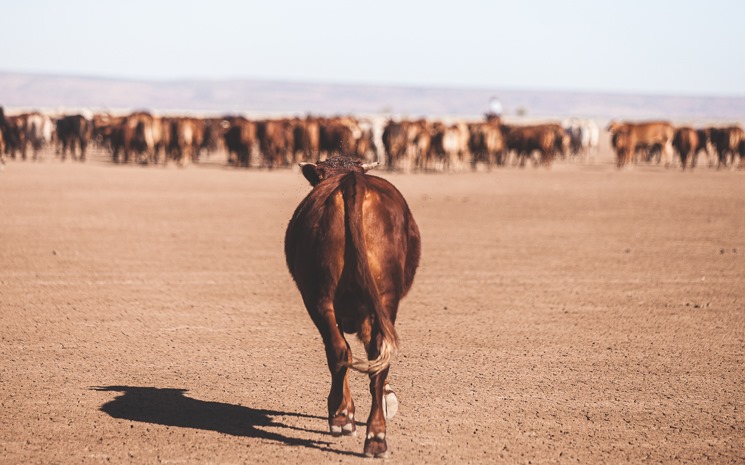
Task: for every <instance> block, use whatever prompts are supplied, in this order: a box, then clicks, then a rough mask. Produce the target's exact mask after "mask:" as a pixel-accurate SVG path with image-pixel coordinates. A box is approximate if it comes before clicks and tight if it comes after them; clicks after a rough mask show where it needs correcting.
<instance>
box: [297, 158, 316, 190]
mask: <svg viewBox="0 0 745 465" xmlns="http://www.w3.org/2000/svg"><path fill="white" fill-rule="evenodd" d="M300 169H301V170H303V176H305V179H307V180H308V182H309V183H310V185H311V186H315V185H316V184H318V183H319V182H321V174H320V173H319V172H318V167H317V166H316V165H315V164H314V163H300Z"/></svg>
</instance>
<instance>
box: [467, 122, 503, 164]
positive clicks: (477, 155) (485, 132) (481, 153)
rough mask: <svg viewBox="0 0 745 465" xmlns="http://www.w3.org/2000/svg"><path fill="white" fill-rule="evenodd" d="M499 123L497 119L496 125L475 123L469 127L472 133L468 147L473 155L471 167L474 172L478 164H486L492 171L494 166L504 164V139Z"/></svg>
mask: <svg viewBox="0 0 745 465" xmlns="http://www.w3.org/2000/svg"><path fill="white" fill-rule="evenodd" d="M492 121H494V120H492ZM498 121H499V120H498V119H497V122H496V123H493V122H491V121H489V122H485V123H473V124H471V125H469V127H468V130H469V132H470V139H469V140H468V147H469V149H470V150H471V153H472V154H473V157H472V158H471V167H472V168H473V169H474V170H475V169H476V164H477V163H478V162H482V163H484V164H485V165H486V167H487V169H491V167H492V166H494V165H502V164H504V149H505V146H504V137H502V131H501V129H500V127H499V122H498Z"/></svg>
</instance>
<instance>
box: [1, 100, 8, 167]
mask: <svg viewBox="0 0 745 465" xmlns="http://www.w3.org/2000/svg"><path fill="white" fill-rule="evenodd" d="M8 129H9V128H8V122H7V121H6V120H5V109H3V107H0V169H3V168H5V134H6V133H7V132H8Z"/></svg>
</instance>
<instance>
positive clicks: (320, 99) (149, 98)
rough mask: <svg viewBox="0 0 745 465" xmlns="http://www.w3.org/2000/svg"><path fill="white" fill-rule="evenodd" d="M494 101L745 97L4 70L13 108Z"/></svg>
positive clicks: (430, 107)
mask: <svg viewBox="0 0 745 465" xmlns="http://www.w3.org/2000/svg"><path fill="white" fill-rule="evenodd" d="M492 96H497V97H499V99H500V100H501V101H502V104H503V106H504V108H505V114H506V115H507V116H514V115H516V114H518V113H523V112H524V114H525V115H527V116H528V117H565V116H582V117H594V118H598V119H609V118H636V119H642V118H670V119H676V120H730V121H737V120H739V121H744V120H745V97H731V98H728V97H705V96H664V95H631V94H628V95H627V94H612V93H592V92H587V93H585V92H563V91H546V90H533V91H531V90H510V89H468V88H438V87H410V86H383V85H357V84H354V85H353V84H333V83H311V82H305V83H303V82H282V81H266V80H250V79H241V80H236V79H228V80H177V81H135V80H123V79H106V78H95V77H78V76H54V75H42V74H21V73H9V72H6V73H3V72H0V105H3V106H5V107H8V108H10V109H12V108H43V109H65V108H81V107H83V108H91V109H94V110H101V109H112V110H113V109H120V110H127V109H152V110H158V111H162V112H169V111H172V112H177V111H190V112H205V113H237V112H245V113H248V114H287V113H294V114H305V113H315V114H347V113H352V114H396V115H403V116H409V117H417V116H445V115H452V116H477V115H481V114H483V113H484V112H485V111H486V109H487V108H488V101H489V99H490V98H491V97H492Z"/></svg>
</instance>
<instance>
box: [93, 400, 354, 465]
mask: <svg viewBox="0 0 745 465" xmlns="http://www.w3.org/2000/svg"><path fill="white" fill-rule="evenodd" d="M91 389H93V390H95V391H113V392H122V393H123V394H122V395H120V396H118V397H116V398H115V399H114V400H111V401H109V402H106V403H105V404H103V405H102V406H101V408H100V410H101V411H102V412H104V413H107V414H108V415H110V416H112V417H113V418H121V419H124V420H131V421H140V422H144V423H153V424H157V425H166V426H177V427H182V428H194V429H201V430H208V431H216V432H218V433H223V434H229V435H232V436H245V437H251V438H257V439H266V440H270V441H275V442H278V443H281V444H286V445H289V446H300V447H308V448H311V449H318V450H322V451H326V452H333V453H337V454H343V455H352V456H358V455H359V454H355V453H353V452H351V451H342V450H336V449H333V448H331V447H329V446H331V444H332V443H330V442H327V441H316V440H311V439H302V438H297V437H292V436H286V435H283V434H280V433H278V432H276V431H272V430H273V429H285V430H296V431H304V432H306V433H315V434H326V433H325V432H323V431H314V430H309V429H305V428H299V427H295V426H289V425H285V424H284V423H281V422H279V421H277V420H275V419H274V418H273V417H283V416H293V417H302V418H315V419H321V420H324V418H322V417H318V416H314V415H305V414H301V413H288V412H279V411H273V410H263V409H253V408H250V407H245V406H242V405H234V404H225V403H222V402H208V401H204V400H199V399H193V398H191V397H187V396H185V395H184V393H185V392H186V390H185V389H170V388H165V389H160V388H155V387H136V386H99V387H93V388H91ZM324 423H325V422H324Z"/></svg>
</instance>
